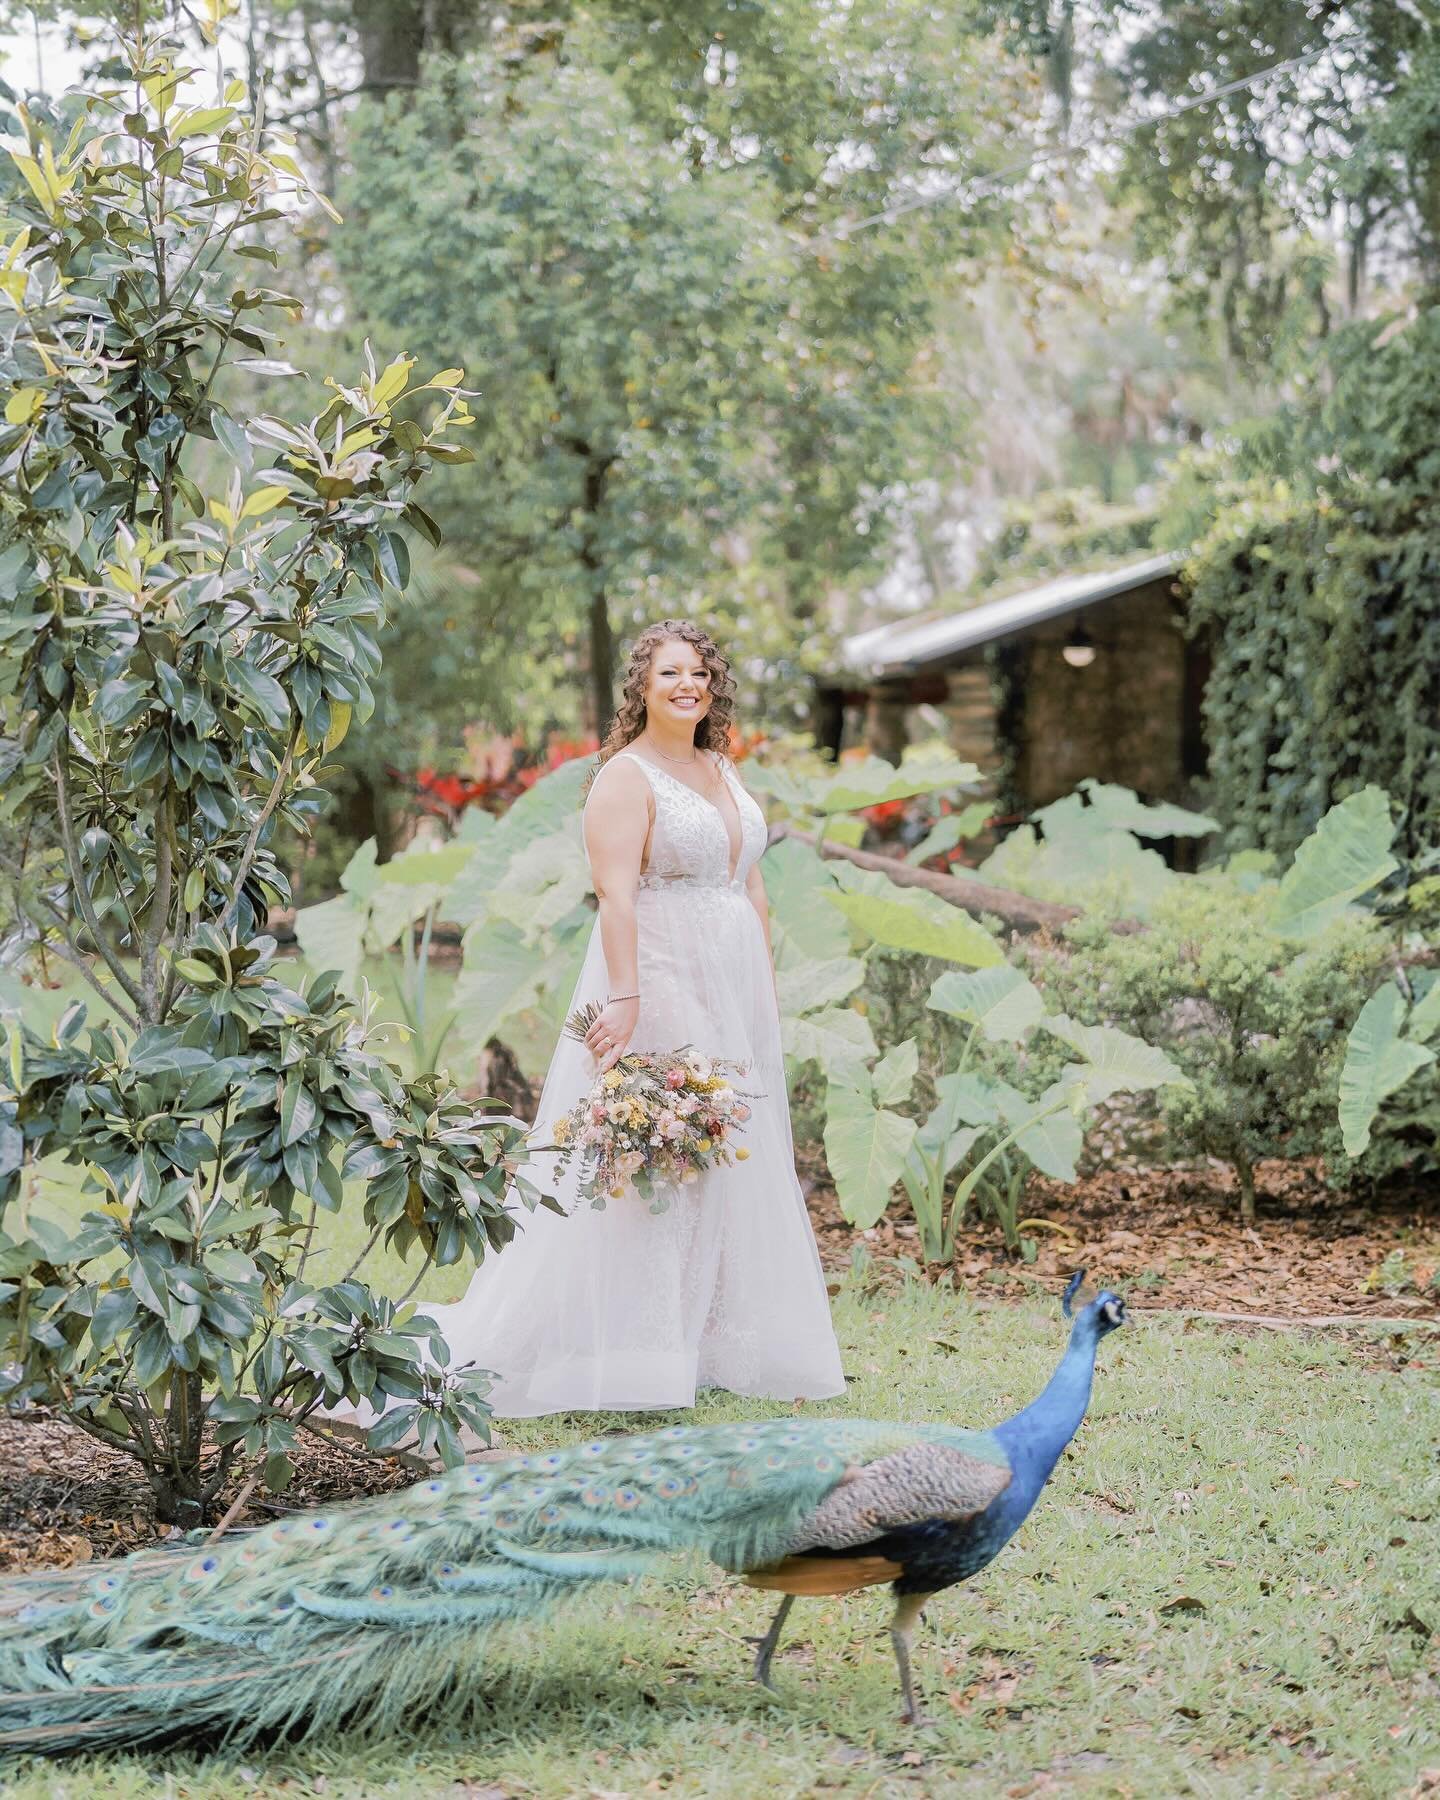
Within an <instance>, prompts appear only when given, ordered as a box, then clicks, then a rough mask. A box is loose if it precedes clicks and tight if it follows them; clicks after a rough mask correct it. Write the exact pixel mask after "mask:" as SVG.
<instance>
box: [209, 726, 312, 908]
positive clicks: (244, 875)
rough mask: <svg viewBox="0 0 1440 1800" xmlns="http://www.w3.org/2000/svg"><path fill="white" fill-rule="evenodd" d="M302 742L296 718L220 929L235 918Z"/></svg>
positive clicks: (252, 829) (248, 841) (237, 872)
mask: <svg viewBox="0 0 1440 1800" xmlns="http://www.w3.org/2000/svg"><path fill="white" fill-rule="evenodd" d="M299 741H300V721H299V720H298V719H297V720H296V721H295V723H294V724H293V725H292V726H291V727H290V742H289V743H288V744H287V745H286V746H285V754H284V756H283V757H281V759H280V767H279V769H278V770H277V771H276V774H275V785H274V786H273V787H272V788H271V789H270V797H269V799H268V800H267V801H266V802H265V804H264V806H263V807H262V808H261V809H260V817H259V818H258V819H256V821H255V823H254V824H253V825H252V826H251V827H250V835H249V837H247V838H246V840H245V848H244V850H243V851H242V852H241V853H240V861H239V863H238V865H237V866H236V870H235V885H234V887H233V888H232V889H231V893H230V898H229V900H228V902H227V903H226V906H225V911H224V912H223V913H222V914H221V915H220V919H219V921H218V924H219V929H220V930H221V931H224V929H225V928H226V926H227V925H229V924H230V922H231V920H232V919H233V918H234V917H235V914H236V911H237V910H238V908H239V905H240V895H241V893H242V892H243V891H244V887H245V883H246V881H247V879H248V878H249V875H250V871H251V869H252V868H253V867H254V865H255V853H256V851H257V850H258V849H259V847H260V833H261V832H262V831H263V830H264V829H265V827H266V825H267V824H268V823H269V822H270V816H271V814H272V813H273V812H274V811H275V808H276V807H277V806H278V805H279V804H280V801H281V799H282V798H283V796H284V793H285V784H286V782H287V781H288V780H289V779H290V770H291V768H292V766H293V764H294V761H295V746H296V744H297V743H299Z"/></svg>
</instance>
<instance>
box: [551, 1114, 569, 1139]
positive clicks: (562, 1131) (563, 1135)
mask: <svg viewBox="0 0 1440 1800" xmlns="http://www.w3.org/2000/svg"><path fill="white" fill-rule="evenodd" d="M570 1130H571V1125H570V1120H569V1119H568V1118H564V1119H557V1120H556V1121H555V1141H556V1143H559V1144H563V1143H566V1142H567V1141H568V1139H569V1137H570Z"/></svg>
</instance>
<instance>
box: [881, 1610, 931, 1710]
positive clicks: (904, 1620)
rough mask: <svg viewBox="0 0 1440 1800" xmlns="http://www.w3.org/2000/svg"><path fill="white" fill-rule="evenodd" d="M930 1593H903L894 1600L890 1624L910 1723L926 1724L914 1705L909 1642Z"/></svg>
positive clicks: (901, 1688) (902, 1694)
mask: <svg viewBox="0 0 1440 1800" xmlns="http://www.w3.org/2000/svg"><path fill="white" fill-rule="evenodd" d="M929 1598H930V1596H929V1594H901V1595H900V1596H899V1597H898V1598H897V1600H896V1602H895V1617H894V1619H893V1620H892V1621H891V1624H890V1642H891V1643H892V1644H893V1645H894V1647H895V1663H896V1666H897V1667H898V1668H899V1670H900V1693H901V1696H902V1698H903V1699H904V1701H905V1711H904V1713H903V1715H902V1716H903V1718H904V1720H905V1723H906V1724H907V1725H927V1724H929V1720H928V1719H924V1718H922V1717H921V1716H920V1708H919V1707H918V1706H917V1705H916V1704H915V1685H914V1682H913V1681H912V1680H911V1677H910V1641H911V1639H912V1638H913V1636H914V1634H915V1627H916V1626H917V1625H918V1624H919V1623H920V1614H921V1612H922V1611H923V1610H924V1607H925V1602H926V1601H927V1600H928V1599H929Z"/></svg>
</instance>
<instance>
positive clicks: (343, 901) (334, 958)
mask: <svg viewBox="0 0 1440 1800" xmlns="http://www.w3.org/2000/svg"><path fill="white" fill-rule="evenodd" d="M365 917H366V908H365V906H364V904H363V903H361V902H357V900H356V898H355V896H354V895H353V894H337V895H336V896H335V898H334V899H333V900H322V901H321V902H320V903H319V905H317V906H302V907H301V908H300V910H299V911H298V912H297V913H296V914H295V936H296V937H297V938H298V939H299V942H300V953H301V955H302V956H303V957H304V958H305V960H306V962H308V963H309V965H310V967H311V968H312V969H314V970H316V971H317V973H318V972H319V971H321V970H323V969H334V970H335V972H336V973H337V974H338V975H339V977H340V986H341V987H342V988H343V989H344V990H345V992H346V993H347V994H353V993H354V992H355V990H356V988H357V987H358V986H359V985H360V964H361V962H362V960H363V959H364V955H365Z"/></svg>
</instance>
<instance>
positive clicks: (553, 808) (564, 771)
mask: <svg viewBox="0 0 1440 1800" xmlns="http://www.w3.org/2000/svg"><path fill="white" fill-rule="evenodd" d="M592 762H593V759H592V758H590V757H585V756H580V757H575V758H573V759H572V760H571V761H570V762H564V763H561V765H560V767H559V768H558V769H556V770H554V771H553V773H551V774H549V775H546V776H545V777H543V779H541V780H540V781H537V782H536V783H535V785H534V787H532V788H531V789H530V790H529V791H528V793H524V794H522V795H521V796H520V798H519V799H518V800H517V801H516V802H515V804H514V805H513V806H512V807H511V808H510V810H509V811H508V812H506V813H505V814H504V815H503V816H502V817H501V818H500V819H498V820H497V821H496V822H495V825H494V828H493V829H492V830H489V831H486V832H485V833H484V834H483V835H482V836H481V838H480V842H479V843H478V845H477V846H476V849H475V854H474V855H473V856H472V857H471V858H470V861H469V862H468V863H467V864H466V865H465V867H464V868H463V869H462V870H461V871H460V873H459V874H458V875H457V876H456V877H455V880H454V883H453V885H452V886H451V889H450V892H449V895H448V896H447V898H446V902H445V913H446V916H447V917H448V918H449V919H451V920H453V922H454V923H455V924H457V925H473V924H475V923H476V921H477V920H480V919H483V918H484V917H485V916H486V914H487V913H488V911H489V909H490V896H491V894H492V893H493V891H494V889H495V888H496V887H497V886H498V885H499V884H500V882H501V881H502V880H503V878H504V876H505V873H506V871H507V869H508V868H509V866H510V862H511V859H512V858H513V857H514V856H515V855H516V854H517V853H518V852H519V851H521V850H523V849H524V848H525V846H526V845H527V844H530V843H532V842H534V840H535V839H536V838H543V837H548V836H550V835H551V833H552V832H556V831H559V830H561V829H562V828H563V827H564V826H565V825H566V824H567V823H573V822H574V821H575V820H577V819H578V817H579V815H580V790H581V787H582V786H583V784H584V782H585V779H586V777H587V776H588V774H589V772H590V769H591V766H592ZM580 868H581V870H582V872H583V870H584V868H585V862H584V858H583V856H582V857H581V858H580Z"/></svg>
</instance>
